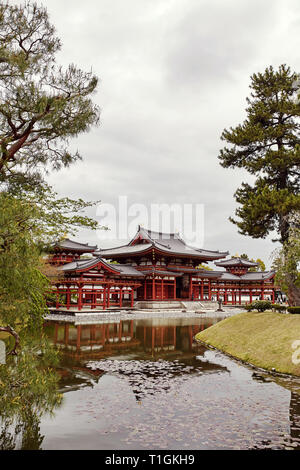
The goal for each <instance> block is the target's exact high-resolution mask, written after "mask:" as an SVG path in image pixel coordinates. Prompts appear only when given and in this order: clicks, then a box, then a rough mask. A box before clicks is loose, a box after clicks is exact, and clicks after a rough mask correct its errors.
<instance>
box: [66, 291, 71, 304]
mask: <svg viewBox="0 0 300 470" xmlns="http://www.w3.org/2000/svg"><path fill="white" fill-rule="evenodd" d="M66 297H67V299H66V300H67V302H66V304H67V305H66V306H67V310H69V308H70V304H71V294H70V287H69V286H68V287H67V294H66Z"/></svg>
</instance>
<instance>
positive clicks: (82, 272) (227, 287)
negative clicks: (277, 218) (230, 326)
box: [49, 227, 275, 310]
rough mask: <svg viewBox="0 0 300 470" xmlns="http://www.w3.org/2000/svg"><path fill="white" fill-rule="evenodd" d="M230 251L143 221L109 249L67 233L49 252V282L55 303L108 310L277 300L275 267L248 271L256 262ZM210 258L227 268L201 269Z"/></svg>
mask: <svg viewBox="0 0 300 470" xmlns="http://www.w3.org/2000/svg"><path fill="white" fill-rule="evenodd" d="M83 254H84V256H83ZM228 254H229V253H228V252H220V251H210V250H204V249H198V248H194V247H191V246H189V245H187V244H186V243H185V242H184V240H182V239H181V238H180V236H179V234H177V233H171V234H169V233H168V234H166V233H159V232H154V231H151V230H146V229H144V228H142V227H139V228H138V231H137V233H136V235H135V236H134V238H133V239H132V240H131V241H130V242H129V243H128V244H127V245H123V246H119V247H115V248H110V249H102V250H101V249H100V250H98V248H97V247H96V246H89V245H87V244H81V243H77V242H74V241H71V240H68V239H65V240H63V241H62V242H59V243H57V244H55V246H54V247H53V254H52V255H51V256H50V257H49V262H50V263H51V264H52V265H54V266H57V268H58V269H57V271H58V273H59V275H58V276H57V278H56V279H55V281H54V282H53V289H54V291H55V292H56V302H55V308H56V309H58V308H65V309H67V310H69V309H73V308H76V309H78V310H82V309H99V308H101V309H104V310H106V309H108V308H110V307H120V308H121V307H123V306H129V307H133V305H134V303H135V302H136V301H148V302H158V301H159V302H162V301H195V300H198V301H201V302H205V301H212V300H219V299H221V300H222V301H223V302H224V304H228V303H230V304H232V305H236V304H241V303H242V302H245V301H249V302H252V300H254V299H257V298H260V299H265V298H270V300H273V301H275V285H274V276H275V272H274V271H269V272H259V271H256V272H251V271H249V269H250V268H253V267H256V266H257V263H253V262H251V261H248V260H244V259H241V258H232V259H227V260H225V258H226V257H227V256H228ZM220 260H222V261H220ZM209 261H213V262H215V264H216V266H217V267H221V268H225V270H222V271H217V270H216V271H215V270H208V269H199V267H198V266H199V265H200V264H202V265H203V263H208V262H209Z"/></svg>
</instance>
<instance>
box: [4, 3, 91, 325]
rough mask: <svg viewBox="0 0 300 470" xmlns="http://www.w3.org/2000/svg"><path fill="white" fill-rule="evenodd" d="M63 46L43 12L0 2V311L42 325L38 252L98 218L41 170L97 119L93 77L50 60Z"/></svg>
mask: <svg viewBox="0 0 300 470" xmlns="http://www.w3.org/2000/svg"><path fill="white" fill-rule="evenodd" d="M60 47H61V44H60V40H59V39H58V38H57V37H56V34H55V29H54V27H53V26H52V25H51V24H50V22H49V19H48V13H47V10H46V9H45V8H44V7H42V6H37V4H35V3H31V2H25V4H23V5H20V6H14V5H10V4H9V3H1V4H0V191H1V192H0V316H1V320H2V321H3V322H4V323H6V324H8V323H9V324H11V325H12V326H15V325H17V323H18V322H21V323H25V324H28V323H31V325H32V326H36V327H40V326H41V322H42V314H43V312H44V309H45V301H44V294H45V292H46V291H47V290H48V289H49V283H48V280H47V278H46V277H45V276H44V275H43V274H42V271H44V267H41V250H42V248H43V247H44V245H45V244H46V245H47V244H49V243H50V242H51V241H53V240H54V239H58V238H61V236H62V234H63V233H64V232H69V233H70V232H71V233H74V231H76V228H78V227H80V226H84V227H89V228H92V229H95V228H96V227H97V223H96V222H95V221H94V220H92V219H91V218H89V217H86V216H84V215H83V214H82V211H84V209H86V208H87V207H90V206H91V205H93V204H94V203H91V202H84V201H83V200H81V199H78V200H75V201H74V200H71V199H69V198H58V197H57V195H56V194H55V193H54V191H52V189H51V188H50V187H49V186H48V185H47V184H46V183H45V174H46V171H49V170H50V169H56V170H57V169H59V168H61V167H62V166H68V165H70V164H71V163H73V162H75V161H76V160H78V159H79V158H81V157H80V155H79V153H78V152H75V153H74V154H72V153H71V152H70V151H69V149H68V144H69V140H70V139H71V138H72V137H75V136H77V135H78V134H79V133H82V132H86V131H88V130H89V129H90V127H91V126H92V125H94V124H97V123H98V121H99V109H98V107H97V106H96V105H95V104H93V102H92V99H91V98H92V95H93V93H94V92H95V90H96V87H97V82H98V80H97V78H96V77H95V76H94V75H93V73H92V72H83V71H82V70H80V69H78V68H77V67H76V66H75V65H70V66H69V67H68V68H67V69H66V70H63V68H62V67H60V66H58V65H57V64H56V62H55V56H56V53H57V52H58V51H59V49H60Z"/></svg>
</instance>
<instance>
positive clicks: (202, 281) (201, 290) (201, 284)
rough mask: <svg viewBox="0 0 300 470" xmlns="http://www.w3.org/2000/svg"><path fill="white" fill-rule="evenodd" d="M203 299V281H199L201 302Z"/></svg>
mask: <svg viewBox="0 0 300 470" xmlns="http://www.w3.org/2000/svg"><path fill="white" fill-rule="evenodd" d="M203 297H204V286H203V279H202V280H201V300H203Z"/></svg>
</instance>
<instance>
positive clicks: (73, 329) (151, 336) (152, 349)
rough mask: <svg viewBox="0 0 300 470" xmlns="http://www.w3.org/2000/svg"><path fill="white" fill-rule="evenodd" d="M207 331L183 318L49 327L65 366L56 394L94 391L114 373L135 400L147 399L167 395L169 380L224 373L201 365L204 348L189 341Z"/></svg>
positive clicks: (207, 364)
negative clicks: (88, 362) (92, 388)
mask: <svg viewBox="0 0 300 470" xmlns="http://www.w3.org/2000/svg"><path fill="white" fill-rule="evenodd" d="M196 321H197V320H196ZM208 326H211V324H209V325H208V324H204V323H203V322H202V321H201V320H200V321H198V324H194V325H190V324H188V322H185V321H184V320H182V319H181V320H180V321H178V320H177V321H174V319H172V320H168V319H163V320H162V319H152V320H135V321H133V320H126V321H120V322H115V323H102V324H87V325H74V324H71V323H62V322H55V323H53V322H50V323H48V324H46V331H47V333H48V335H49V336H51V337H52V338H53V341H54V343H55V345H56V346H57V347H59V348H60V349H61V350H62V351H63V352H64V367H63V368H61V369H60V370H59V373H60V375H61V391H63V392H67V391H71V390H74V389H77V388H79V387H80V388H82V387H86V386H93V384H94V383H96V382H98V380H99V379H100V378H101V376H102V375H103V374H105V373H107V372H117V373H118V374H119V375H120V376H123V377H124V378H126V379H127V380H128V383H129V385H130V386H131V388H132V391H133V393H134V394H135V396H136V399H137V400H140V399H141V397H142V396H144V395H145V390H146V389H147V395H149V394H150V395H152V394H155V393H157V392H159V391H162V390H165V391H167V390H169V388H170V381H169V379H171V378H176V377H177V378H178V377H182V376H185V375H187V374H194V373H202V372H203V373H209V372H220V371H225V370H226V368H224V367H222V366H220V365H217V364H214V363H211V362H208V361H205V360H201V356H202V355H203V353H204V351H205V348H204V347H203V346H201V345H199V344H198V343H196V342H195V341H194V336H195V335H196V334H197V333H198V332H199V331H202V330H203V329H204V328H206V327H208ZM120 355H122V360H121V361H116V363H115V361H114V360H113V359H114V358H115V357H118V356H120ZM197 356H198V357H197ZM109 358H111V361H110V360H109ZM102 359H106V361H103V362H100V363H96V364H99V367H97V368H95V369H91V368H90V367H89V366H87V365H86V360H95V361H101V360H102ZM107 359H108V360H107ZM116 364H117V365H116ZM115 367H117V369H116V370H115ZM166 377H168V380H166ZM153 380H155V382H152V381H153ZM145 385H146V387H145Z"/></svg>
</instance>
